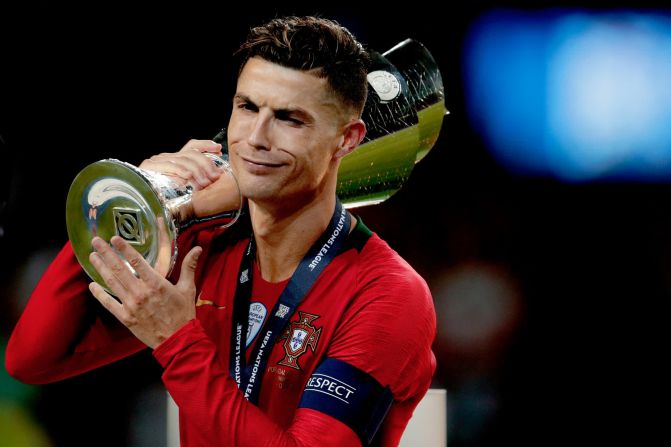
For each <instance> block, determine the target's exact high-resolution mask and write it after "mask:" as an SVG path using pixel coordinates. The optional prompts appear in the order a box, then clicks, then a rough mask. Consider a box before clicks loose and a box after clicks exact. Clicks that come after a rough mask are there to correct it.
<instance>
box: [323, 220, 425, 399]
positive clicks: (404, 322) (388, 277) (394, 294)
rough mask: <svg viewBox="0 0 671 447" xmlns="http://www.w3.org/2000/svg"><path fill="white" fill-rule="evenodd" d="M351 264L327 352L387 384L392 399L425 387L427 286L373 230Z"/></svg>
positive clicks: (414, 392) (405, 395)
mask: <svg viewBox="0 0 671 447" xmlns="http://www.w3.org/2000/svg"><path fill="white" fill-rule="evenodd" d="M357 230H358V229H357ZM357 230H355V231H357ZM354 266H355V269H356V276H357V280H356V283H357V284H356V290H355V292H354V296H353V298H352V300H351V301H350V303H349V305H348V308H347V310H346V311H345V313H344V315H343V318H342V319H341V322H340V325H339V327H338V329H337V331H336V335H335V337H334V340H333V342H332V345H331V349H330V352H329V356H331V357H335V358H338V359H340V360H342V361H345V362H347V363H348V364H350V365H353V366H355V367H357V368H359V369H361V370H362V371H365V372H367V373H368V374H371V375H372V376H373V377H375V378H376V379H377V380H378V381H379V382H380V383H381V384H383V385H386V384H389V385H390V386H391V388H392V391H394V396H395V397H396V398H397V399H398V398H400V399H401V400H403V399H407V398H409V397H410V396H412V395H415V394H416V393H419V392H420V391H421V390H422V389H424V388H425V387H428V385H429V383H430V380H431V375H432V374H433V370H434V368H435V359H434V356H433V353H432V352H431V345H432V343H433V340H434V338H435V334H436V315H435V309H434V305H433V299H432V297H431V292H430V291H429V287H428V286H427V284H426V281H424V279H423V278H422V277H421V276H420V275H419V274H418V273H417V272H416V271H415V269H413V268H412V266H410V265H409V264H408V263H407V262H406V261H405V260H404V259H403V258H402V257H401V256H400V255H399V254H398V253H397V252H396V251H394V250H393V249H392V248H391V247H390V246H389V245H388V244H387V243H386V242H385V241H383V240H382V239H380V238H379V237H378V236H377V235H376V234H375V233H372V232H371V233H370V235H369V237H368V238H367V239H366V241H365V244H363V245H361V246H360V247H359V250H358V252H357V256H356V260H354ZM409 378H411V379H410V380H408V379H409Z"/></svg>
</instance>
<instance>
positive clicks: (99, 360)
mask: <svg viewBox="0 0 671 447" xmlns="http://www.w3.org/2000/svg"><path fill="white" fill-rule="evenodd" d="M358 222H359V223H358V225H357V227H356V228H355V229H354V230H353V231H352V233H351V234H350V235H349V236H348V238H347V240H346V241H345V245H344V246H343V247H342V249H341V250H340V253H339V254H338V255H337V256H336V257H335V258H334V259H333V260H332V262H331V263H330V264H329V265H328V266H327V267H326V268H325V270H324V271H323V272H322V273H321V275H320V276H319V278H318V279H317V281H316V282H315V284H314V285H313V287H312V288H311V289H310V291H309V292H308V293H307V295H306V296H305V298H304V299H303V300H302V301H301V303H300V304H299V306H298V307H297V309H296V311H295V312H294V313H293V315H292V316H291V318H290V319H289V324H288V325H287V327H286V328H285V329H284V331H283V332H282V333H281V334H279V336H278V337H277V339H276V342H275V343H274V345H273V346H268V347H267V349H269V350H270V351H269V354H268V362H267V366H266V368H265V370H264V371H261V372H259V377H261V382H260V383H261V389H260V396H259V400H258V405H253V404H251V403H250V402H248V401H247V400H245V398H244V397H243V393H242V392H241V390H239V389H238V386H237V384H236V381H235V380H234V379H233V378H232V377H231V374H230V373H229V354H230V350H231V349H232V348H231V346H232V345H231V338H232V337H235V336H236V334H235V333H234V332H235V331H233V332H232V326H233V324H232V320H233V302H234V295H235V288H236V285H237V279H238V278H237V275H238V273H239V272H238V270H239V267H240V262H241V259H242V255H243V251H244V250H245V248H246V246H247V242H248V239H245V238H236V237H235V233H236V232H228V233H224V234H220V233H219V232H216V231H202V232H200V233H197V234H196V233H195V232H191V234H190V235H189V236H185V237H183V238H182V239H181V240H180V247H185V246H188V245H191V244H193V243H197V244H198V245H201V246H202V247H203V248H204V251H203V254H202V255H201V256H200V259H199V265H198V268H197V270H196V284H197V290H198V296H197V302H196V306H197V317H196V319H195V320H192V321H191V322H189V323H187V324H186V325H185V326H183V327H182V328H181V329H180V330H178V331H177V332H176V333H175V334H173V335H172V336H171V337H170V338H168V339H167V340H165V341H164V342H163V343H162V344H161V345H159V346H158V347H157V348H156V349H155V350H154V356H155V357H156V359H157V360H158V361H159V362H160V363H161V365H163V367H164V372H163V376H162V378H163V382H164V384H165V386H166V388H167V389H168V391H169V393H170V394H171V396H172V397H173V399H174V400H175V402H176V403H177V405H178V407H179V408H180V435H181V442H182V445H183V446H213V445H235V446H266V445H267V446H285V445H287V446H288V445H291V446H294V445H295V446H303V445H305V446H308V445H310V446H314V445H320V446H344V445H360V444H361V439H363V440H364V443H365V442H366V439H365V436H364V437H362V430H363V431H364V432H365V431H366V430H368V431H369V433H370V430H371V427H370V426H367V422H366V420H367V418H368V417H369V416H370V415H371V414H373V415H376V416H374V417H372V419H371V422H372V423H373V425H375V422H376V421H375V419H376V418H378V419H379V421H382V418H383V417H384V419H383V422H382V425H381V426H379V430H377V428H378V426H377V425H375V426H374V427H373V428H372V433H375V431H376V430H377V435H376V437H375V441H374V443H376V444H379V445H383V446H395V445H397V444H398V442H399V440H400V437H401V435H402V433H403V430H404V429H405V426H406V424H407V422H408V420H409V419H410V416H411V415H412V412H413V410H414V408H415V407H416V405H417V404H418V402H419V401H420V399H421V398H422V397H423V396H424V394H425V392H426V390H427V389H428V387H429V385H430V382H431V377H432V375H433V372H434V370H435V358H434V356H433V353H432V352H431V343H432V341H433V338H434V336H435V327H436V320H435V312H434V308H433V302H432V299H431V295H430V293H429V290H428V288H427V286H426V284H425V282H424V280H423V279H422V278H421V277H420V276H419V275H418V274H417V273H416V272H415V271H414V270H413V269H412V268H411V267H410V266H409V265H408V264H407V263H406V262H405V261H403V259H401V258H400V256H399V255H398V254H397V253H395V252H394V251H393V250H392V249H391V248H389V246H388V245H387V244H386V243H384V242H383V241H382V240H381V239H380V238H379V237H378V236H377V235H375V234H372V233H371V232H370V231H369V230H368V229H367V228H366V227H365V226H364V225H363V224H362V223H361V220H359V221H358ZM185 239H192V240H193V239H195V240H194V241H193V242H191V244H189V243H188V242H187V241H186V240H185ZM182 251H183V252H186V251H187V250H182ZM175 270H176V271H179V269H178V268H176V269H175ZM87 284H88V278H87V277H86V276H85V274H83V272H82V270H81V268H80V267H79V265H78V263H77V261H76V259H75V257H74V255H73V253H72V249H71V247H70V246H69V244H67V245H66V247H65V248H64V249H63V250H62V251H61V253H60V254H59V256H58V257H57V259H56V260H55V261H54V263H53V264H52V265H51V266H50V268H49V269H48V270H47V272H46V273H45V275H44V276H43V278H42V279H41V281H40V283H39V284H38V286H37V288H36V289H35V291H34V293H33V296H32V297H31V299H30V301H29V303H28V306H27V308H26V310H25V312H24V314H23V315H22V317H21V319H20V321H19V323H18V324H17V327H16V328H15V330H14V333H13V334H12V338H11V340H10V343H9V346H8V348H7V355H6V363H7V370H8V371H9V372H10V373H12V374H13V375H14V376H15V377H17V378H19V379H21V380H24V381H26V382H33V383H44V382H49V381H54V380H59V379H63V378H65V377H70V376H73V375H76V374H79V373H82V372H84V371H88V370H90V369H93V368H96V367H98V366H101V365H104V364H107V363H110V362H112V361H115V360H118V359H120V358H122V357H124V356H127V355H130V354H132V353H135V352H137V351H139V350H141V349H143V348H146V346H144V345H143V344H142V343H141V342H139V341H138V340H137V339H136V338H134V337H133V336H132V334H131V333H130V332H129V331H128V330H127V329H126V328H125V327H123V326H122V325H121V324H120V323H118V322H116V320H115V319H114V318H113V317H112V316H111V315H106V314H105V312H106V311H105V310H104V309H103V308H102V306H100V305H99V304H98V303H97V301H96V300H95V299H94V298H93V297H91V296H90V295H89V293H88V289H87ZM252 285H253V288H252V296H251V300H250V303H249V325H248V331H247V334H237V335H238V336H240V337H242V338H244V339H245V340H246V341H247V343H246V344H245V345H246V346H247V360H248V362H253V360H254V359H251V358H249V355H250V352H251V350H252V347H253V346H254V345H255V344H256V343H263V341H264V340H262V339H260V338H261V335H262V334H263V331H262V330H261V328H262V327H263V324H264V322H266V321H267V320H268V319H269V318H270V313H271V310H272V309H273V307H274V306H275V303H276V301H277V300H278V297H279V295H280V294H281V292H282V290H283V288H284V286H285V285H286V281H285V282H282V283H268V282H266V281H264V280H263V279H262V278H261V275H260V274H259V272H258V270H256V269H255V271H254V273H253V276H252ZM369 389H370V390H375V392H373V391H370V392H368V391H367V390H369ZM382 390H384V392H385V393H387V394H389V396H390V399H389V402H390V403H391V402H392V400H391V398H393V403H391V407H390V408H384V409H383V410H382V411H380V406H379V405H377V404H378V402H381V401H382V400H383V399H382V397H380V396H382V394H380V392H381V391H382ZM375 393H377V394H375ZM357 395H362V396H363V398H362V399H360V400H357V399H356V398H357ZM370 396H373V397H370ZM387 410H388V412H387ZM385 414H386V417H385ZM364 419H365V420H364ZM362 421H363V422H362ZM379 421H377V422H379ZM368 425H370V424H368Z"/></svg>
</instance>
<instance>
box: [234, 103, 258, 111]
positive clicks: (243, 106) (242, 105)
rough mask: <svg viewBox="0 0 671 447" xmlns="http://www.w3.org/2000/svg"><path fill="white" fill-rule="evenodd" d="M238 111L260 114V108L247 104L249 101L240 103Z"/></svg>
mask: <svg viewBox="0 0 671 447" xmlns="http://www.w3.org/2000/svg"><path fill="white" fill-rule="evenodd" d="M238 109H242V110H249V111H251V112H258V111H259V108H258V107H256V104H254V103H251V102H247V101H241V102H239V103H238Z"/></svg>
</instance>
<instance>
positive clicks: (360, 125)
mask: <svg viewBox="0 0 671 447" xmlns="http://www.w3.org/2000/svg"><path fill="white" fill-rule="evenodd" d="M364 136H366V124H365V123H364V122H363V121H362V120H361V119H355V120H352V121H350V122H349V123H347V124H345V127H344V129H343V133H342V136H341V142H340V144H339V145H338V150H337V151H336V153H335V154H334V155H333V158H334V159H335V160H338V159H341V158H343V157H344V156H345V155H347V154H349V153H350V152H352V151H353V150H354V149H356V147H357V146H358V145H359V143H361V141H362V140H363V137H364Z"/></svg>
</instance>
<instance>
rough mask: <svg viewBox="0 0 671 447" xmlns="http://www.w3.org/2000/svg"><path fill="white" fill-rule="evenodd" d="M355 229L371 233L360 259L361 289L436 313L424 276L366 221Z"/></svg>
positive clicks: (399, 304)
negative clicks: (366, 225)
mask: <svg viewBox="0 0 671 447" xmlns="http://www.w3.org/2000/svg"><path fill="white" fill-rule="evenodd" d="M360 226H362V227H363V229H362V228H360ZM355 231H358V232H361V233H367V237H366V238H365V243H363V244H360V245H359V247H358V256H357V259H356V268H357V285H358V289H359V293H360V294H363V295H364V296H366V297H368V298H369V299H373V300H383V301H385V302H386V304H387V305H394V306H395V307H398V308H399V310H401V309H405V310H406V311H408V310H411V309H412V310H414V311H418V312H425V313H429V314H433V313H434V307H433V299H432V297H431V292H430V290H429V287H428V285H427V283H426V281H425V280H424V278H422V276H421V275H420V274H419V273H418V272H417V271H416V270H415V269H414V268H413V267H412V266H411V265H410V264H409V263H408V262H407V261H406V260H405V259H403V257H402V256H401V255H399V254H398V253H397V252H396V251H395V250H394V249H392V248H391V247H390V246H389V244H387V242H385V241H384V240H382V239H381V238H380V237H379V236H378V235H377V234H376V233H374V232H372V231H370V230H369V229H368V228H367V227H365V225H364V224H363V222H361V221H359V223H358V224H357V229H356V230H355ZM356 237H358V236H355V238H356Z"/></svg>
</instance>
